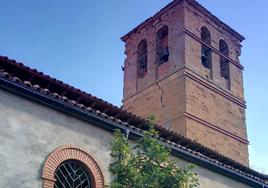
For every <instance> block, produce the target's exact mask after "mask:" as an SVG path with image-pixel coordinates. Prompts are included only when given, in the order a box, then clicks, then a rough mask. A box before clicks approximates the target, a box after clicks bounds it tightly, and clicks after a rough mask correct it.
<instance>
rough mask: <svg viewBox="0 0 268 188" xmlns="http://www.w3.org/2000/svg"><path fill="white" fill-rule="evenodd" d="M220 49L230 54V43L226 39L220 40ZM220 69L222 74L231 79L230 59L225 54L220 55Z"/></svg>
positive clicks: (223, 52)
mask: <svg viewBox="0 0 268 188" xmlns="http://www.w3.org/2000/svg"><path fill="white" fill-rule="evenodd" d="M219 50H220V52H221V53H222V54H223V55H225V56H227V57H228V55H229V49H228V45H227V43H226V42H225V41H224V40H220V42H219ZM220 69H221V71H220V72H221V76H222V77H223V78H225V79H226V80H229V79H230V68H229V61H228V60H227V59H226V58H224V57H223V56H221V57H220Z"/></svg>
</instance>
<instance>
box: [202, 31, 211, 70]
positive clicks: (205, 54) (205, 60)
mask: <svg viewBox="0 0 268 188" xmlns="http://www.w3.org/2000/svg"><path fill="white" fill-rule="evenodd" d="M201 39H202V41H203V42H205V43H206V44H208V45H211V36H210V33H209V31H208V29H207V28H206V27H202V28H201ZM201 62H202V65H203V66H204V67H205V68H207V69H210V70H211V68H212V51H211V49H210V48H209V47H208V46H206V45H204V44H202V46H201Z"/></svg>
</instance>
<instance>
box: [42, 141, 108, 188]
mask: <svg viewBox="0 0 268 188" xmlns="http://www.w3.org/2000/svg"><path fill="white" fill-rule="evenodd" d="M69 159H74V160H78V161H80V162H82V163H83V164H84V165H85V167H86V168H87V169H88V170H89V172H90V173H91V175H92V180H93V187H94V188H104V178H103V174H102V172H101V169H100V167H99V166H98V164H97V163H96V161H95V160H94V159H93V158H92V157H91V156H90V155H89V154H88V153H87V152H86V151H84V150H82V149H81V148H76V147H73V146H63V147H60V148H58V149H56V150H55V151H53V152H52V153H51V154H50V155H49V156H48V158H47V160H46V162H45V165H44V169H43V173H42V179H43V181H44V184H43V188H54V184H55V181H56V179H55V178H54V176H55V175H54V174H55V171H56V169H57V167H58V166H59V165H60V164H61V163H62V162H64V161H66V160H69Z"/></svg>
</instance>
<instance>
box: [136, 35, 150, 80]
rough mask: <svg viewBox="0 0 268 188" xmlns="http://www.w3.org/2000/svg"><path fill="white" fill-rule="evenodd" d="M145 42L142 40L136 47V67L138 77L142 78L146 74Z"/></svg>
mask: <svg viewBox="0 0 268 188" xmlns="http://www.w3.org/2000/svg"><path fill="white" fill-rule="evenodd" d="M147 61H148V59H147V41H146V40H142V41H141V42H140V43H139V45H138V50H137V66H138V71H137V73H138V77H139V78H143V77H144V76H145V75H146V74H147V66H148V63H147Z"/></svg>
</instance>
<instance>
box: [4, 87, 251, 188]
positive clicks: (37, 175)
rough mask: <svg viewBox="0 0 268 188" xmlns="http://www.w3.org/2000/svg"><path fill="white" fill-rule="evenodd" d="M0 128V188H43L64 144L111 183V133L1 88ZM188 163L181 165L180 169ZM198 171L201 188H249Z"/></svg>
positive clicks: (181, 162) (202, 170)
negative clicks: (49, 162)
mask: <svg viewBox="0 0 268 188" xmlns="http://www.w3.org/2000/svg"><path fill="white" fill-rule="evenodd" d="M0 128H1V131H0V169H1V170H0V180H1V181H0V187H7V188H9V187H10V188H15V187H16V188H17V187H19V188H35V187H36V188H41V187H42V179H41V173H42V168H43V165H44V162H45V160H46V158H47V156H48V155H49V154H50V153H51V152H52V151H53V150H55V149H56V148H58V147H61V146H64V145H75V146H78V147H81V148H83V149H84V150H86V151H87V152H88V153H89V154H90V155H91V156H92V157H93V158H94V159H95V160H96V161H97V163H98V164H99V166H100V168H101V170H102V172H103V174H104V178H105V184H109V182H110V174H109V172H108V166H109V163H110V156H109V152H110V151H109V147H110V142H111V140H112V133H111V132H108V131H106V130H104V129H101V128H98V127H96V126H94V125H91V124H89V123H86V122H84V121H81V120H79V119H76V118H73V117H71V116H68V115H66V114H63V113H61V112H58V111H56V110H53V109H51V108H48V107H46V106H43V105H40V104H37V103H34V102H32V101H30V100H26V99H24V98H21V97H19V96H16V95H13V94H11V93H9V92H6V91H3V90H1V89H0ZM176 160H178V159H176ZM187 164H188V163H187V162H185V161H182V160H180V161H179V162H178V165H179V166H184V165H187ZM195 170H196V171H197V172H198V175H199V181H200V184H201V185H200V188H231V187H235V188H248V186H246V185H243V184H241V183H239V182H236V181H234V180H232V179H230V178H227V177H224V176H222V175H220V174H217V173H214V172H211V171H209V170H207V169H204V168H202V167H196V169H195Z"/></svg>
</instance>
